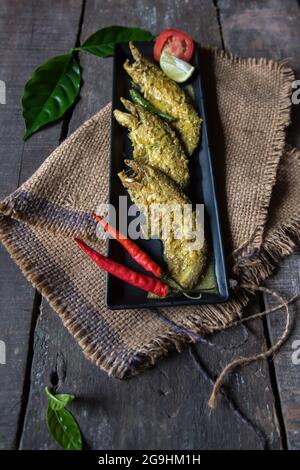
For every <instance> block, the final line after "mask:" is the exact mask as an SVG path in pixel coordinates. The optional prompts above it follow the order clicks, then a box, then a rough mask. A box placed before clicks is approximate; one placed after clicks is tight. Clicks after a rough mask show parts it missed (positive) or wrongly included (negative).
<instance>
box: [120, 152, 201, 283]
mask: <svg viewBox="0 0 300 470" xmlns="http://www.w3.org/2000/svg"><path fill="white" fill-rule="evenodd" d="M126 164H127V165H128V166H129V167H130V169H131V170H132V171H133V175H128V173H127V172H126V171H122V172H121V173H119V177H120V179H121V181H122V184H123V186H124V187H125V188H126V189H127V190H128V192H129V194H130V197H131V199H132V201H133V202H134V203H135V204H136V205H137V206H138V207H139V208H140V209H141V210H142V211H143V213H144V215H145V217H146V220H147V224H148V230H149V228H150V230H151V231H152V234H153V230H152V229H153V227H149V220H150V215H151V213H152V217H151V225H152V224H154V225H155V230H156V229H157V230H158V231H157V232H156V235H157V236H158V237H159V238H161V240H162V243H163V247H164V258H165V261H166V263H167V266H168V271H169V274H170V276H171V277H172V278H173V279H174V280H175V281H176V282H177V283H178V284H180V285H181V287H182V288H184V289H185V290H190V289H192V288H193V287H194V286H195V285H196V284H197V282H198V281H199V279H200V277H201V275H202V274H203V272H204V270H205V267H206V251H207V248H206V243H205V240H204V236H201V237H200V239H199V231H197V234H198V235H195V232H193V230H194V228H195V225H196V223H195V222H196V215H195V212H194V211H191V214H192V215H191V218H190V219H191V222H192V223H191V224H190V227H189V228H188V230H187V227H186V224H185V222H186V220H185V219H184V218H183V217H182V218H177V217H176V218H175V216H173V217H171V220H170V231H169V232H168V233H167V234H165V233H164V227H165V225H166V219H165V216H162V213H161V212H159V213H156V212H154V217H153V212H152V210H153V208H154V207H155V208H157V207H163V208H168V207H169V208H170V209H171V210H172V209H173V208H174V207H176V208H177V210H178V208H179V209H180V210H181V212H182V213H183V211H184V207H186V205H188V204H190V201H189V199H188V198H187V196H186V195H185V194H184V193H183V192H182V191H181V190H180V188H179V187H178V186H177V185H176V184H175V183H174V181H173V180H171V179H170V178H169V177H167V176H166V175H165V174H164V173H162V172H161V171H160V170H158V169H156V168H153V167H151V166H149V165H144V164H139V163H137V162H136V161H134V160H126ZM174 221H175V222H176V223H175V224H174ZM176 225H177V228H175V227H176ZM148 233H149V232H148ZM178 233H180V236H178ZM202 233H203V232H202ZM196 238H197V240H196Z"/></svg>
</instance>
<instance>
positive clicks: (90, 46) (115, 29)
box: [76, 26, 154, 57]
mask: <svg viewBox="0 0 300 470" xmlns="http://www.w3.org/2000/svg"><path fill="white" fill-rule="evenodd" d="M153 38H154V36H152V34H151V33H150V32H149V31H145V30H144V29H140V28H127V27H125V26H109V27H108V28H103V29H99V31H97V32H96V33H94V34H92V35H91V36H89V37H88V38H87V40H86V41H85V42H84V43H83V44H82V46H81V47H78V48H77V49H76V50H77V51H83V52H89V53H90V54H94V55H97V56H99V57H109V56H112V55H113V53H114V46H115V44H116V43H118V42H128V41H152V40H153Z"/></svg>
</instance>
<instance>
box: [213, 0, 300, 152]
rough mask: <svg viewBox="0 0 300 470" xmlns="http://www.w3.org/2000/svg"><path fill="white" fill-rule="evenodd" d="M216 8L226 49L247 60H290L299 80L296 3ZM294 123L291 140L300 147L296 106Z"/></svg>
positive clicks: (224, 0) (270, 0)
mask: <svg viewBox="0 0 300 470" xmlns="http://www.w3.org/2000/svg"><path fill="white" fill-rule="evenodd" d="M217 4H218V9H219V16H220V22H221V25H222V34H223V40H224V45H225V48H226V49H228V50H230V51H232V52H234V53H236V54H238V55H241V56H244V57H249V56H251V57H267V58H270V59H275V60H281V59H287V58H288V59H290V64H291V67H293V69H294V70H295V73H296V78H297V79H299V78H300V58H299V51H298V44H299V41H300V28H299V23H300V9H299V5H298V2H297V0H265V1H264V2H261V1H259V0H252V1H251V2H249V1H247V0H240V1H239V2H235V1H234V0H218V2H217ZM292 121H293V122H292V125H291V126H290V129H289V131H288V138H289V141H290V143H291V144H293V145H295V146H297V147H300V133H299V122H300V106H294V108H293V120H292Z"/></svg>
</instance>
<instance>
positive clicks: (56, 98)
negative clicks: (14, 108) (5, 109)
mask: <svg viewBox="0 0 300 470" xmlns="http://www.w3.org/2000/svg"><path fill="white" fill-rule="evenodd" d="M80 82H81V77H80V67H79V64H78V62H77V61H76V59H75V58H74V57H73V54H72V53H69V54H64V55H59V56H56V57H53V58H52V59H50V60H49V61H48V62H46V63H45V64H43V65H42V66H41V67H39V68H38V69H36V70H35V72H34V73H33V75H32V77H31V79H30V80H29V81H28V82H27V83H26V85H25V90H24V95H23V98H22V106H23V117H24V119H25V123H26V132H25V134H24V135H23V139H24V140H26V139H27V138H28V137H29V136H30V135H32V134H33V133H34V132H36V131H37V130H38V129H40V128H41V127H43V126H45V125H46V124H49V123H50V122H53V121H56V120H57V119H59V118H61V117H62V116H63V115H64V113H65V112H66V110H67V109H68V108H70V106H71V105H72V104H73V102H74V100H75V98H76V96H77V95H78V93H79V90H80Z"/></svg>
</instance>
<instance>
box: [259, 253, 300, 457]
mask: <svg viewBox="0 0 300 470" xmlns="http://www.w3.org/2000/svg"><path fill="white" fill-rule="evenodd" d="M266 284H267V287H269V289H272V290H274V291H276V292H278V293H280V294H281V295H282V296H283V297H284V298H286V299H289V298H291V297H293V296H294V295H296V294H297V293H298V292H299V290H300V287H299V286H300V248H299V247H298V249H297V251H295V253H293V254H292V255H291V256H289V257H288V258H287V259H285V260H284V261H283V262H282V263H281V264H280V268H279V269H278V270H277V271H276V273H275V275H274V276H272V279H270V280H269V281H268V282H267V283H266ZM265 304H266V307H267V308H269V307H273V306H274V305H276V301H274V299H273V298H272V297H271V296H269V295H267V296H265ZM290 310H291V314H292V319H293V322H292V323H293V324H292V331H291V335H290V337H289V339H288V341H287V342H286V343H285V345H284V346H283V347H282V348H281V349H280V352H279V353H278V354H277V355H276V356H275V357H274V368H275V373H276V379H277V384H278V392H279V395H280V402H281V407H282V412H283V419H284V423H285V429H286V437H287V443H288V447H289V449H294V450H296V449H299V448H300V436H299V429H300V409H299V400H300V396H299V390H300V364H299V363H298V362H297V355H296V354H295V353H296V352H297V350H298V351H299V350H300V343H299V340H300V323H299V313H300V301H299V300H298V302H295V304H293V305H292V306H291V307H290ZM267 322H268V327H269V331H270V339H271V343H272V344H273V343H274V342H275V341H276V339H277V337H278V336H279V335H280V334H281V332H282V331H283V329H284V326H285V315H284V313H283V312H282V311H281V312H276V313H274V314H272V315H270V316H269V317H268V319H267ZM297 342H298V343H297ZM293 354H294V356H295V358H294V359H293ZM298 357H300V354H298Z"/></svg>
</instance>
